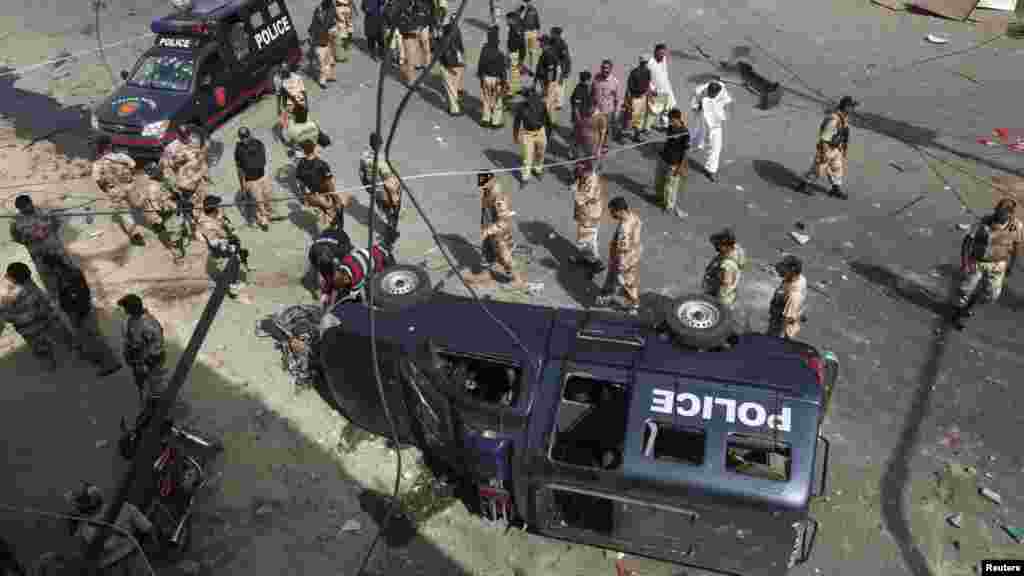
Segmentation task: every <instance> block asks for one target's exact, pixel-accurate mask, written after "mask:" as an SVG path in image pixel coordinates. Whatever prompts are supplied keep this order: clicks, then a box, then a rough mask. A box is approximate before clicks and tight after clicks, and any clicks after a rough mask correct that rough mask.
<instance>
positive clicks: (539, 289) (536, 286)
mask: <svg viewBox="0 0 1024 576" xmlns="http://www.w3.org/2000/svg"><path fill="white" fill-rule="evenodd" d="M543 292H544V283H543V282H527V283H526V293H527V294H529V295H530V296H540V295H541V293H543Z"/></svg>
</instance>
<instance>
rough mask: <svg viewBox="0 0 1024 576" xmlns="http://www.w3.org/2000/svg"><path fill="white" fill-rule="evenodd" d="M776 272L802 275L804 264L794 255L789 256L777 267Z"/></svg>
mask: <svg viewBox="0 0 1024 576" xmlns="http://www.w3.org/2000/svg"><path fill="white" fill-rule="evenodd" d="M776 270H778V271H779V272H780V273H781V274H801V273H803V271H804V263H803V262H802V261H801V260H800V259H799V258H797V257H796V256H794V255H792V254H787V255H786V256H785V257H784V258H783V259H782V260H780V261H779V263H778V264H777V265H776Z"/></svg>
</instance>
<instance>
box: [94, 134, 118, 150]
mask: <svg viewBox="0 0 1024 576" xmlns="http://www.w3.org/2000/svg"><path fill="white" fill-rule="evenodd" d="M94 142H95V143H96V148H98V149H103V148H109V147H110V146H111V145H112V144H113V143H114V140H113V139H112V138H111V137H110V135H109V134H97V135H96V140H95V141H94Z"/></svg>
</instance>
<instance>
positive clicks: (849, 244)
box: [843, 240, 853, 250]
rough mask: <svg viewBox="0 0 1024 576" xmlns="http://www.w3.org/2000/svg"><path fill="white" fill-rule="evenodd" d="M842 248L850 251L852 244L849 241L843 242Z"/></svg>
mask: <svg viewBox="0 0 1024 576" xmlns="http://www.w3.org/2000/svg"><path fill="white" fill-rule="evenodd" d="M843 248H847V249H850V250H852V249H853V242H850V241H849V240H847V241H845V242H843Z"/></svg>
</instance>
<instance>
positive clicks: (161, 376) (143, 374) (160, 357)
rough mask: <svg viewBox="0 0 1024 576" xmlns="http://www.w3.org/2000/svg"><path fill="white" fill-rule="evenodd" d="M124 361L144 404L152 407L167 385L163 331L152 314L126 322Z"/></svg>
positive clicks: (146, 313)
mask: <svg viewBox="0 0 1024 576" xmlns="http://www.w3.org/2000/svg"><path fill="white" fill-rule="evenodd" d="M123 342H124V350H123V352H122V353H123V356H124V362H125V364H127V365H128V366H130V367H131V368H132V374H133V375H134V377H135V386H136V387H137V388H138V389H139V398H140V400H141V401H142V405H143V406H144V407H145V406H149V405H151V403H152V402H153V401H154V400H156V399H157V398H159V397H160V395H161V394H163V392H164V388H165V386H166V385H167V369H166V368H165V367H164V363H165V362H166V361H167V358H166V351H165V350H164V329H163V327H162V326H161V325H160V322H159V321H158V320H157V319H156V318H154V317H153V315H152V314H150V313H149V311H148V310H147V311H144V312H143V313H142V315H140V316H131V315H129V316H128V318H127V320H125V323H124V339H123Z"/></svg>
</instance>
